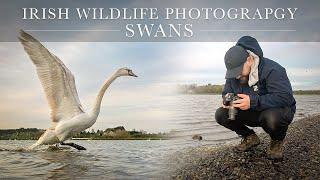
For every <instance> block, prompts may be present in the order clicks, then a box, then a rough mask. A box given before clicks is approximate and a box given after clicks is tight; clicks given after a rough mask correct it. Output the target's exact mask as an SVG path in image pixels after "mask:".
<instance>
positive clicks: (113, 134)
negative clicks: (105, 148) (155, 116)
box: [0, 126, 168, 140]
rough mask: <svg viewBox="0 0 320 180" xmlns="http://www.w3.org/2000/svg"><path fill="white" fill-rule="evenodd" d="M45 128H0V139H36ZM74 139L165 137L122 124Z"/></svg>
mask: <svg viewBox="0 0 320 180" xmlns="http://www.w3.org/2000/svg"><path fill="white" fill-rule="evenodd" d="M44 131H45V130H43V129H37V128H20V129H0V140H37V139H39V137H40V136H41V135H42V133H43V132H44ZM73 138H76V139H92V140H125V139H128V140H129V139H132V140H134V139H151V140H158V139H167V138H168V136H167V134H165V133H156V134H155V133H147V132H146V131H142V130H140V131H136V130H132V131H126V130H125V128H124V127H123V126H118V127H115V128H108V129H106V130H104V131H103V130H97V131H95V130H94V129H92V130H91V131H83V132H80V133H79V134H77V135H75V136H73Z"/></svg>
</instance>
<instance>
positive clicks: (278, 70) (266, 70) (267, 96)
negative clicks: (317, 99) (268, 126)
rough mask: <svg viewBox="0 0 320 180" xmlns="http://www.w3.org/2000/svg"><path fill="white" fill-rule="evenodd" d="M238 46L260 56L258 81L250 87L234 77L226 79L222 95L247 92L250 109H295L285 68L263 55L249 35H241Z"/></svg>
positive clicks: (255, 41) (256, 42)
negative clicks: (241, 83)
mask: <svg viewBox="0 0 320 180" xmlns="http://www.w3.org/2000/svg"><path fill="white" fill-rule="evenodd" d="M236 45H238V46H242V47H243V48H245V49H247V50H250V51H252V52H253V53H255V54H256V55H258V56H259V57H260V62H259V66H258V74H259V81H258V82H257V84H255V85H253V86H252V87H249V86H248V85H247V86H243V85H242V86H241V85H240V81H239V80H238V79H236V78H230V79H226V83H225V86H224V90H223V92H222V95H225V94H226V93H236V94H247V95H249V97H250V109H252V110H257V111H263V110H265V109H269V108H275V107H290V109H291V110H292V112H293V113H295V111H296V101H295V99H294V97H293V93H292V87H291V84H290V81H289V79H288V76H287V73H286V69H285V68H283V67H282V66H281V65H280V64H278V63H276V62H274V61H272V60H270V59H268V58H265V57H263V52H262V49H261V47H260V45H259V43H258V41H257V40H256V39H255V38H253V37H250V36H243V37H242V38H240V39H239V41H238V42H237V44H236Z"/></svg>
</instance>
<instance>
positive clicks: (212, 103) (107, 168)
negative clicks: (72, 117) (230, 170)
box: [0, 95, 320, 179]
mask: <svg viewBox="0 0 320 180" xmlns="http://www.w3.org/2000/svg"><path fill="white" fill-rule="evenodd" d="M295 98H296V100H297V113H296V116H295V120H297V119H300V118H302V117H305V116H309V115H312V114H318V113H319V112H320V106H319V102H320V96H309V95H308V96H302V95H301V96H296V97H295ZM166 99H168V98H166ZM169 99H171V100H169V101H168V102H166V103H167V105H166V107H165V108H166V109H168V111H170V114H172V115H171V116H170V117H169V119H168V121H169V122H170V124H168V127H172V129H171V132H172V133H173V135H174V139H172V140H161V141H148V140H131V141H125V140H121V141H94V140H90V141H86V140H84V141H73V142H75V143H78V144H80V145H82V146H84V147H86V148H87V151H81V152H79V151H76V150H74V149H63V150H58V151H49V150H48V147H47V146H43V147H41V149H39V150H37V151H35V152H20V151H17V150H18V149H19V148H23V147H27V146H29V145H31V144H32V143H34V141H14V140H11V141H0V179H1V178H21V179H70V178H71V179H73V178H76V179H78V178H79V179H88V178H91V179H92V178H100V179H145V178H157V179H158V178H165V179H166V178H168V177H169V173H167V172H169V171H170V170H172V169H170V168H172V166H170V165H171V164H174V162H170V158H168V157H170V156H171V155H172V154H175V153H177V152H179V151H181V150H184V149H187V148H188V147H194V146H217V145H220V144H223V143H227V142H229V141H232V140H234V139H237V138H238V137H237V136H236V134H235V133H233V132H230V131H228V130H226V129H224V128H222V127H220V126H219V125H218V124H217V123H216V122H215V120H214V112H215V110H216V109H217V108H218V107H219V105H220V103H221V97H220V96H219V95H177V96H172V98H169ZM162 106H163V103H162ZM158 108H163V107H158ZM257 130H258V131H259V128H258V129H257ZM194 134H200V135H202V136H203V138H204V140H203V141H194V140H192V139H191V137H192V135H194Z"/></svg>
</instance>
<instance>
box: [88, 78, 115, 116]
mask: <svg viewBox="0 0 320 180" xmlns="http://www.w3.org/2000/svg"><path fill="white" fill-rule="evenodd" d="M117 77H119V76H118V75H117V74H116V73H115V74H113V75H112V76H111V77H110V78H109V79H108V80H106V81H105V83H104V84H103V86H102V87H101V89H100V91H99V93H98V95H97V98H96V101H95V104H94V106H93V109H92V115H93V117H95V119H96V118H97V117H98V115H99V113H100V107H101V101H102V98H103V95H104V93H105V92H106V90H107V89H108V87H109V86H110V84H111V83H112V82H113V81H114V80H115V79H117Z"/></svg>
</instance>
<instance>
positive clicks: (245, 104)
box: [233, 94, 250, 110]
mask: <svg viewBox="0 0 320 180" xmlns="http://www.w3.org/2000/svg"><path fill="white" fill-rule="evenodd" d="M237 95H238V96H239V97H241V98H242V99H238V100H236V101H234V102H233V107H236V108H239V109H241V110H247V109H249V108H250V97H249V96H248V95H246V94H237Z"/></svg>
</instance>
